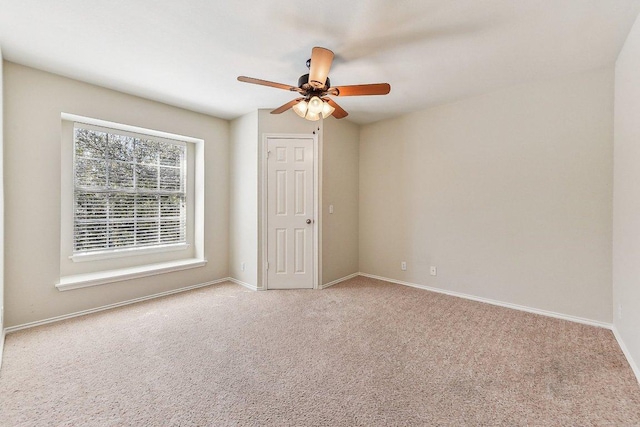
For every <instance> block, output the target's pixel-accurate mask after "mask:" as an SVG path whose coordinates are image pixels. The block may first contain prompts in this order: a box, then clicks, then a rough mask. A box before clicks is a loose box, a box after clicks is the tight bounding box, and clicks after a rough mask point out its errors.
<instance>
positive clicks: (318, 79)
mask: <svg viewBox="0 0 640 427" xmlns="http://www.w3.org/2000/svg"><path fill="white" fill-rule="evenodd" d="M332 62H333V52H331V51H330V50H329V49H325V48H323V47H314V48H313V49H312V50H311V64H310V66H309V84H310V85H311V86H313V87H315V88H316V89H318V88H321V87H323V86H324V85H325V83H326V81H327V76H328V75H329V69H330V68H331V63H332Z"/></svg>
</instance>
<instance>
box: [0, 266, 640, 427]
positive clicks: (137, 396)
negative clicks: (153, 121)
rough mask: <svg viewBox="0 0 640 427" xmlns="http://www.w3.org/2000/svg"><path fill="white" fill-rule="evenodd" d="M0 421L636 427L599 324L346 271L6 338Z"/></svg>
mask: <svg viewBox="0 0 640 427" xmlns="http://www.w3.org/2000/svg"><path fill="white" fill-rule="evenodd" d="M0 425H2V426H45V425H56V426H80V425H91V426H93V425H96V426H121V425H131V426H149V425H155V426H204V425H215V426H219V425H220V426H226V425H233V426H242V425H255V426H270V425H273V426H424V425H456V426H459V425H509V426H517V425H536V426H538V425H554V426H556V425H625V426H626V425H640V386H639V385H638V383H637V381H636V379H635V377H634V376H633V373H632V371H631V369H630V367H629V365H628V364H627V362H626V360H625V358H624V356H623V354H622V352H621V351H620V349H619V347H618V345H617V344H616V341H615V339H614V337H613V335H612V333H611V332H610V331H608V330H605V329H600V328H595V327H590V326H584V325H580V324H575V323H570V322H566V321H562V320H556V319H552V318H547V317H542V316H537V315H534V314H528V313H523V312H519V311H515V310H509V309H505V308H500V307H495V306H491V305H487V304H482V303H477V302H471V301H466V300H463V299H458V298H455V297H449V296H445V295H440V294H435V293H431V292H427V291H423V290H419V289H413V288H408V287H403V286H399V285H394V284H389V283H385V282H381V281H377V280H373V279H367V278H363V277H357V278H355V279H352V280H349V281H347V282H343V283H341V284H338V285H335V286H333V287H331V288H329V289H327V290H324V291H310V290H304V291H303V290H301V291H268V292H252V291H248V290H246V289H244V288H242V287H240V286H237V285H234V284H230V283H225V284H222V285H216V286H211V287H208V288H202V289H199V290H195V291H191V292H186V293H182V294H177V295H174V296H170V297H166V298H162V299H158V300H153V301H149V302H144V303H140V304H136V305H131V306H126V307H122V308H118V309H114V310H110V311H106V312H101V313H98V314H94V315H90V316H85V317H81V318H76V319H72V320H68V321H64V322H60V323H56V324H51V325H47V326H42V327H38V328H34V329H29V330H25V331H21V332H17V333H14V334H10V335H8V336H7V339H6V346H5V353H4V363H3V366H2V371H1V372H0Z"/></svg>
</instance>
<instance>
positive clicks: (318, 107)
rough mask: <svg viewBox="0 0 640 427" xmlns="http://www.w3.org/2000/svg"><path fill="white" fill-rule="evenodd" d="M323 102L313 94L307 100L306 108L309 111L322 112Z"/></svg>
mask: <svg viewBox="0 0 640 427" xmlns="http://www.w3.org/2000/svg"><path fill="white" fill-rule="evenodd" d="M323 103H324V102H323V101H322V100H321V99H320V98H318V97H317V96H313V97H312V98H311V99H310V100H309V104H308V108H309V112H310V113H314V114H320V113H322V107H323V105H322V104H323Z"/></svg>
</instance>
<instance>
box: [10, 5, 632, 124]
mask: <svg viewBox="0 0 640 427" xmlns="http://www.w3.org/2000/svg"><path fill="white" fill-rule="evenodd" d="M639 12H640V0H537V1H532V0H483V1H478V0H395V1H391V0H357V1H354V0H325V1H323V2H322V1H318V2H310V1H295V0H289V1H285V0H262V1H260V0H253V1H249V0H230V1H223V0H108V1H105V0H59V1H51V0H0V46H1V47H2V52H3V55H4V57H5V59H8V60H10V61H14V62H18V63H21V64H25V65H29V66H32V67H35V68H39V69H43V70H46V71H51V72H53V73H57V74H61V75H64V76H68V77H72V78H76V79H79V80H83V81H87V82H90V83H94V84H97V85H101V86H105V87H108V88H112V89H116V90H120V91H123V92H127V93H131V94H134V95H139V96H143V97H146V98H150V99H154V100H158V101H162V102H166V103H168V104H173V105H177V106H181V107H185V108H188V109H191V110H195V111H200V112H204V113H207V114H211V115H214V116H217V117H222V118H225V119H232V118H235V117H238V116H240V115H242V114H245V113H248V112H250V111H253V110H255V109H257V108H275V107H277V106H279V105H281V104H284V103H285V102H287V101H289V100H291V99H293V96H294V95H293V94H292V93H290V92H287V91H283V90H278V89H273V88H267V87H260V86H255V85H249V84H246V83H240V82H238V81H236V77H237V76H238V75H246V76H250V77H257V78H261V79H266V80H272V81H276V82H280V83H285V84H292V85H295V84H296V83H297V79H298V77H299V76H300V75H302V74H305V73H306V72H307V69H306V66H305V62H306V60H307V59H308V58H309V56H310V53H311V48H312V47H313V46H322V47H326V48H329V49H331V50H333V51H334V52H335V54H336V58H335V60H334V63H333V67H332V69H331V73H330V74H329V76H330V78H331V81H332V83H333V84H334V85H349V84H361V83H378V82H388V83H390V84H391V93H390V94H389V95H387V96H370V97H348V98H347V97H343V98H339V99H337V101H338V103H339V104H340V105H341V106H342V107H343V108H345V109H346V110H347V111H349V113H350V115H349V118H350V119H351V120H353V121H355V122H358V123H367V122H372V121H376V120H379V119H382V118H387V117H393V116H397V115H399V114H402V113H405V112H409V111H414V110H418V109H423V108H426V107H430V106H433V105H437V104H441V103H445V102H450V101H452V100H456V99H460V98H463V97H467V96H471V95H476V94H481V93H485V92H488V91H491V90H494V89H497V88H500V87H504V86H508V85H513V84H517V83H522V82H526V81H531V80H539V79H545V78H549V77H553V76H558V75H563V74H568V73H573V72H579V71H583V70H589V69H594V68H598V67H603V66H607V65H610V64H612V63H613V62H614V61H615V58H616V56H617V54H618V52H619V51H620V49H621V47H622V44H623V42H624V40H625V38H626V36H627V34H628V32H629V30H630V28H631V25H632V24H633V21H634V20H635V18H636V16H637V15H638V13H639Z"/></svg>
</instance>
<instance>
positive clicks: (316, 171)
mask: <svg viewBox="0 0 640 427" xmlns="http://www.w3.org/2000/svg"><path fill="white" fill-rule="evenodd" d="M269 139H311V140H312V141H313V196H314V197H313V220H314V221H313V289H320V286H319V283H322V282H321V274H322V269H321V268H320V266H321V265H322V250H321V248H322V244H321V241H320V240H321V237H320V236H321V235H322V233H321V231H322V224H321V218H320V212H321V210H320V203H321V201H322V171H321V167H322V161H321V159H320V153H321V152H322V150H321V149H320V147H319V145H320V143H321V141H320V140H319V139H318V134H317V133H316V132H314V133H295V134H293V133H265V134H263V135H262V144H261V147H260V148H261V154H260V157H261V166H262V167H261V169H262V170H261V173H260V181H261V186H260V187H261V195H260V196H261V204H260V205H261V206H260V221H259V224H260V226H261V228H262V233H261V236H262V242H261V243H260V249H261V257H260V258H261V259H260V261H261V265H262V267H261V268H260V272H261V273H262V283H261V285H262V286H261V287H260V288H259V289H261V290H267V289H269V283H268V274H267V260H268V256H269V254H268V245H267V243H268V242H267V236H268V233H267V232H268V226H269V224H268V211H267V200H268V185H267V175H268V172H269V171H268V167H269V166H268V164H267V147H268V142H269Z"/></svg>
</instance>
